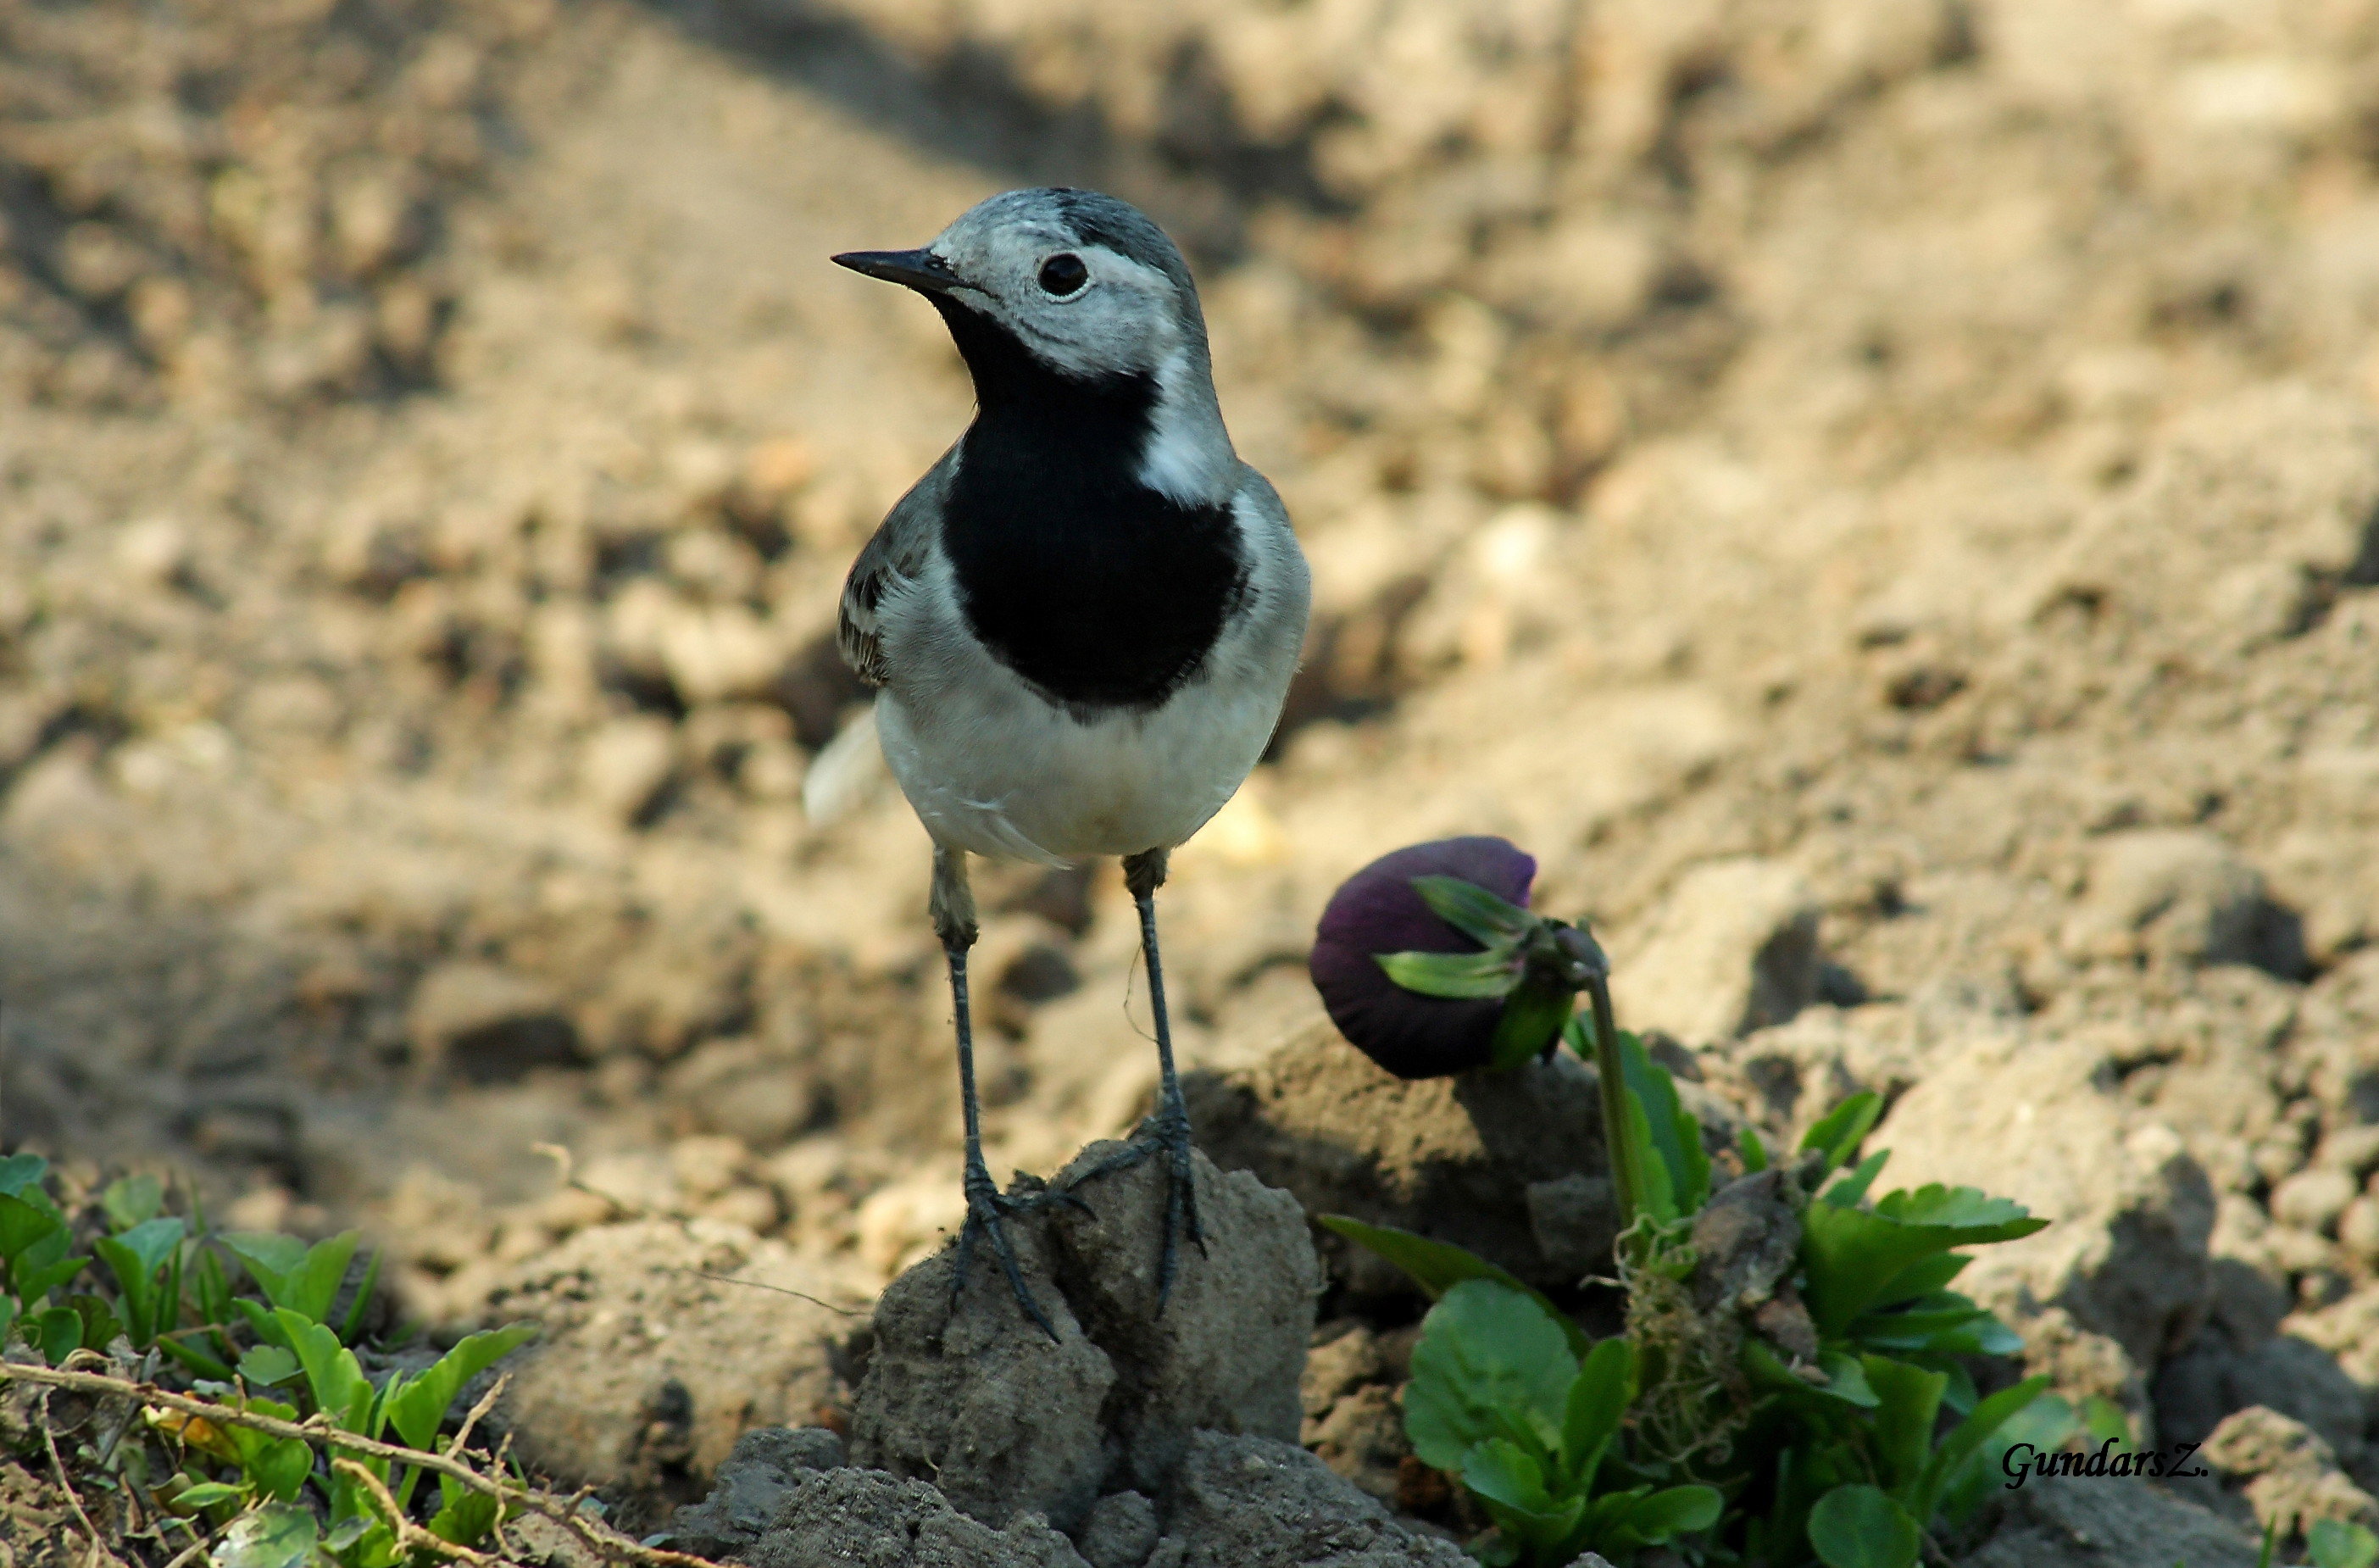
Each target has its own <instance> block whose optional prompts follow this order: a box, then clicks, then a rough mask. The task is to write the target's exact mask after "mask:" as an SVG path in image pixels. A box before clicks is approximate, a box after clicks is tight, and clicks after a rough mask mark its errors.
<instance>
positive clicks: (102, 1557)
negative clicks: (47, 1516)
mask: <svg viewBox="0 0 2379 1568" xmlns="http://www.w3.org/2000/svg"><path fill="white" fill-rule="evenodd" d="M11 1370H14V1369H13V1368H12V1369H11ZM42 1447H43V1448H46V1449H48V1450H49V1451H50V1468H51V1469H53V1470H54V1471H56V1472H57V1477H58V1490H60V1491H62V1492H64V1493H66V1506H67V1507H68V1508H71V1509H73V1510H74V1516H75V1519H76V1521H77V1522H78V1523H79V1524H80V1525H81V1526H82V1533H83V1534H84V1535H86V1536H88V1537H90V1538H91V1562H92V1563H93V1564H94V1568H96V1565H97V1564H99V1563H103V1562H115V1553H114V1552H112V1551H110V1550H107V1547H106V1546H105V1544H104V1543H103V1542H102V1541H101V1540H100V1538H99V1526H96V1525H94V1524H92V1523H91V1515H90V1514H86V1513H84V1512H83V1511H82V1499H81V1497H80V1496H78V1494H77V1493H76V1491H75V1489H74V1482H73V1481H72V1480H71V1479H69V1478H68V1477H67V1476H66V1461H65V1460H63V1459H61V1458H59V1457H58V1440H57V1439H56V1438H54V1437H53V1436H51V1435H50V1393H49V1390H47V1389H43V1390H42Z"/></svg>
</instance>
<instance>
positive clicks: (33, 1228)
mask: <svg viewBox="0 0 2379 1568" xmlns="http://www.w3.org/2000/svg"><path fill="white" fill-rule="evenodd" d="M65 1231H66V1221H64V1220H63V1219H61V1218H59V1217H58V1215H57V1214H55V1213H54V1212H52V1211H50V1210H49V1209H48V1208H46V1207H44V1206H42V1205H37V1204H34V1203H31V1202H28V1201H27V1200H24V1199H22V1198H18V1197H15V1196H7V1197H0V1259H5V1260H7V1261H8V1262H10V1263H14V1262H16V1260H18V1258H19V1257H21V1256H23V1255H24V1254H25V1253H26V1252H28V1251H30V1250H31V1248H32V1247H33V1245H34V1243H36V1242H38V1241H41V1240H42V1239H44V1238H45V1237H48V1236H54V1235H63V1234H64V1233H65Z"/></svg>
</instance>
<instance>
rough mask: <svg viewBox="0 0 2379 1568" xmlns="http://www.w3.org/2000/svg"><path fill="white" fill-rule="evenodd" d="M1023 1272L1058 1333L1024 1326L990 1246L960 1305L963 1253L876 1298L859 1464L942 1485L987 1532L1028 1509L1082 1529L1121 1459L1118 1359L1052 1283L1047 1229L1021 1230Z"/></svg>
mask: <svg viewBox="0 0 2379 1568" xmlns="http://www.w3.org/2000/svg"><path fill="white" fill-rule="evenodd" d="M1008 1239H1009V1242H1010V1244H1011V1245H1012V1246H1013V1248H1014V1249H1015V1252H1016V1259H1017V1264H1018V1267H1019V1269H1020V1271H1021V1272H1022V1275H1023V1278H1024V1281H1025V1284H1026V1286H1027V1288H1028V1289H1029V1290H1031V1292H1032V1294H1033V1299H1034V1300H1036V1301H1037V1302H1039V1303H1040V1305H1041V1309H1042V1310H1043V1311H1044V1312H1045V1313H1046V1314H1047V1315H1048V1317H1049V1321H1050V1324H1051V1326H1052V1327H1053V1328H1055V1329H1056V1331H1057V1342H1056V1343H1055V1344H1052V1343H1051V1342H1050V1341H1049V1340H1048V1339H1047V1338H1046V1337H1045V1336H1044V1335H1043V1334H1042V1333H1040V1332H1039V1331H1038V1330H1037V1329H1035V1328H1034V1327H1033V1324H1032V1323H1031V1322H1029V1321H1025V1319H1024V1318H1023V1316H1022V1314H1021V1313H1020V1311H1019V1309H1018V1308H1017V1305H1016V1303H1015V1301H1014V1300H1013V1299H1011V1297H1010V1296H1009V1293H1008V1286H1007V1285H1006V1284H1005V1283H1004V1282H1003V1281H1002V1279H1001V1278H1000V1273H999V1269H998V1266H997V1264H996V1261H995V1260H993V1259H992V1258H991V1256H990V1255H989V1248H981V1247H979V1248H975V1255H974V1258H973V1259H972V1262H973V1265H974V1269H973V1274H972V1278H971V1279H969V1280H968V1281H967V1282H966V1288H965V1289H964V1291H963V1292H962V1293H961V1294H960V1295H959V1296H958V1297H955V1298H953V1297H952V1295H951V1281H952V1277H953V1275H954V1273H955V1272H956V1270H957V1267H958V1259H957V1254H956V1251H955V1249H953V1248H945V1249H944V1250H942V1251H940V1252H938V1253H936V1254H935V1255H934V1256H932V1257H930V1258H928V1259H926V1260H924V1262H921V1263H919V1264H917V1265H916V1266H914V1267H913V1268H912V1269H910V1270H909V1271H908V1272H905V1273H903V1274H902V1275H901V1276H900V1278H899V1279H896V1280H894V1281H893V1282H892V1284H891V1285H890V1287H889V1288H888V1289H887V1290H886V1291H885V1292H884V1295H883V1297H882V1298H881V1299H880V1300H878V1301H877V1302H876V1320H875V1326H876V1347H875V1350H874V1351H873V1353H872V1354H871V1355H870V1356H869V1357H868V1361H867V1372H866V1375H865V1376H864V1377H863V1379H862V1380H861V1381H860V1386H859V1394H858V1397H857V1399H856V1401H855V1402H854V1404H853V1406H852V1411H851V1454H852V1457H853V1459H854V1460H855V1462H856V1463H858V1464H861V1465H866V1466H868V1467H869V1468H871V1469H881V1470H888V1471H890V1472H892V1473H893V1474H895V1475H899V1476H914V1477H927V1478H932V1479H933V1480H934V1482H935V1484H936V1486H937V1487H938V1488H939V1495H941V1496H943V1497H946V1498H947V1499H948V1502H949V1504H950V1506H952V1507H955V1508H957V1509H959V1510H960V1512H961V1513H964V1514H968V1515H970V1516H972V1517H973V1518H976V1519H980V1520H983V1521H984V1522H985V1523H986V1524H991V1525H995V1526H996V1525H1005V1524H1007V1523H1008V1520H1009V1519H1010V1518H1011V1517H1013V1516H1015V1515H1016V1514H1019V1513H1020V1512H1024V1511H1028V1510H1029V1511H1033V1512H1036V1513H1039V1514H1042V1515H1043V1516H1044V1517H1046V1518H1051V1519H1054V1520H1056V1521H1057V1524H1058V1525H1059V1526H1060V1527H1065V1526H1072V1525H1076V1524H1079V1523H1080V1522H1081V1519H1082V1518H1083V1516H1084V1515H1085V1514H1088V1513H1089V1512H1090V1508H1091V1504H1092V1503H1093V1502H1095V1501H1097V1498H1098V1494H1099V1482H1100V1481H1101V1480H1102V1479H1103V1478H1104V1477H1105V1474H1106V1470H1107V1466H1108V1464H1109V1454H1108V1452H1107V1449H1106V1444H1105V1439H1104V1437H1103V1435H1102V1433H1101V1431H1100V1429H1099V1412H1100V1410H1101V1408H1102V1407H1103V1406H1104V1405H1105V1403H1106V1397H1107V1391H1108V1390H1109V1389H1110V1388H1111V1387H1113V1386H1114V1384H1115V1381H1116V1368H1115V1364H1114V1362H1113V1361H1112V1360H1110V1359H1109V1358H1108V1357H1107V1356H1106V1354H1105V1352H1104V1351H1102V1350H1101V1349H1100V1348H1099V1347H1098V1346H1097V1345H1093V1343H1091V1341H1090V1339H1089V1337H1088V1336H1087V1335H1085V1334H1084V1333H1082V1329H1081V1323H1080V1321H1078V1320H1077V1319H1076V1318H1075V1316H1074V1314H1073V1311H1072V1310H1071V1309H1070V1308H1069V1306H1068V1304H1067V1302H1066V1299H1065V1297H1064V1296H1063V1294H1062V1293H1061V1292H1060V1290H1059V1288H1058V1287H1057V1284H1056V1282H1055V1281H1054V1280H1053V1279H1052V1278H1051V1277H1050V1275H1051V1267H1050V1261H1051V1260H1050V1256H1049V1254H1050V1248H1049V1244H1048V1241H1047V1238H1046V1237H1045V1234H1044V1232H1043V1228H1042V1227H1041V1226H1040V1225H1038V1224H1031V1223H1028V1222H1025V1221H1022V1220H1016V1221H1011V1222H1010V1223H1009V1224H1008Z"/></svg>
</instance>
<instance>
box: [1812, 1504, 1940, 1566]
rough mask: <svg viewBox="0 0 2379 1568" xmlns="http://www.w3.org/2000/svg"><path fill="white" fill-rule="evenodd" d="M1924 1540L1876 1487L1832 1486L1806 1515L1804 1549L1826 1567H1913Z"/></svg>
mask: <svg viewBox="0 0 2379 1568" xmlns="http://www.w3.org/2000/svg"><path fill="white" fill-rule="evenodd" d="M1923 1540H1924V1538H1923V1535H1922V1533H1921V1532H1920V1531H1919V1530H1918V1528H1917V1525H1916V1521H1915V1520H1914V1519H1912V1518H1910V1517H1909V1516H1908V1510H1906V1509H1905V1508H1902V1507H1901V1506H1900V1504H1899V1503H1897V1502H1893V1501H1892V1500H1891V1499H1890V1498H1889V1497H1887V1496H1885V1495H1884V1493H1883V1492H1882V1490H1880V1489H1878V1488H1876V1487H1871V1486H1866V1485H1863V1484H1861V1485H1854V1486H1843V1487H1836V1488H1835V1489H1834V1490H1831V1491H1830V1492H1828V1493H1827V1494H1826V1495H1825V1496H1823V1497H1821V1498H1819V1499H1818V1500H1817V1506H1816V1507H1815V1508H1812V1509H1810V1510H1809V1544H1810V1545H1811V1546H1812V1547H1815V1548H1816V1549H1817V1559H1818V1561H1819V1562H1823V1563H1825V1564H1826V1568H1914V1564H1915V1562H1916V1557H1917V1552H1918V1550H1919V1549H1920V1548H1921V1547H1922V1545H1923Z"/></svg>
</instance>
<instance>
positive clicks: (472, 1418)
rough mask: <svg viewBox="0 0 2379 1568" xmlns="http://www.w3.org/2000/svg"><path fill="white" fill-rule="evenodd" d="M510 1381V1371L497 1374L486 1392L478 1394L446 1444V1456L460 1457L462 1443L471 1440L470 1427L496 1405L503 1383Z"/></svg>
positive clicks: (511, 1378) (502, 1390)
mask: <svg viewBox="0 0 2379 1568" xmlns="http://www.w3.org/2000/svg"><path fill="white" fill-rule="evenodd" d="M511 1381H513V1375H512V1374H511V1373H510V1372H502V1373H499V1374H498V1375H497V1378H496V1381H494V1382H493V1383H492V1384H490V1385H489V1388H488V1392H487V1393H483V1394H481V1395H480V1396H479V1402H478V1403H477V1405H472V1406H471V1411H470V1414H469V1415H467V1416H465V1417H463V1426H462V1429H460V1430H459V1431H457V1432H456V1433H455V1434H454V1441H453V1442H450V1443H448V1444H447V1445H446V1457H447V1458H449V1459H459V1458H461V1457H462V1455H463V1445H464V1444H465V1443H466V1442H469V1441H471V1429H472V1428H473V1427H476V1426H477V1425H478V1424H479V1418H480V1417H483V1416H485V1415H486V1414H487V1413H488V1412H489V1411H490V1410H493V1409H494V1408H495V1407H496V1401H497V1400H499V1399H501V1398H502V1397H503V1396H504V1385H505V1384H506V1383H509V1382H511Z"/></svg>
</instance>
